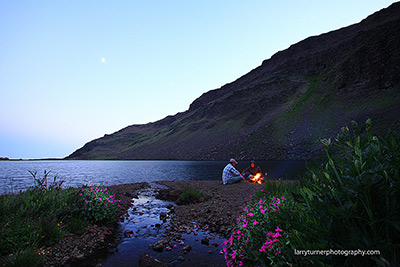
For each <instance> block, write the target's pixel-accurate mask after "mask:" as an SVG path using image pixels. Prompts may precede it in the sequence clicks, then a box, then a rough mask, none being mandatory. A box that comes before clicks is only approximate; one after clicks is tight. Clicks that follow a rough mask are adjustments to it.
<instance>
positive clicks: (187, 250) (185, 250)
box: [183, 245, 192, 253]
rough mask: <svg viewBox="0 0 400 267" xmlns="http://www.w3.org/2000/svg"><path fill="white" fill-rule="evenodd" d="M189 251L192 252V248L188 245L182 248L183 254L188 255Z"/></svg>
mask: <svg viewBox="0 0 400 267" xmlns="http://www.w3.org/2000/svg"><path fill="white" fill-rule="evenodd" d="M191 250H192V247H191V246H189V245H187V246H184V247H183V252H185V253H188V252H189V251H191Z"/></svg>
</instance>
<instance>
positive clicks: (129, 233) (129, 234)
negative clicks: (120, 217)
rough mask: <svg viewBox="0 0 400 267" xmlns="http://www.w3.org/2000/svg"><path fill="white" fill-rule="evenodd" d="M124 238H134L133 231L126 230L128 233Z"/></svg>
mask: <svg viewBox="0 0 400 267" xmlns="http://www.w3.org/2000/svg"><path fill="white" fill-rule="evenodd" d="M124 236H125V237H132V236H133V231H129V230H126V231H125V232H124Z"/></svg>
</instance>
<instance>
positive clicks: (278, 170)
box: [0, 160, 305, 194]
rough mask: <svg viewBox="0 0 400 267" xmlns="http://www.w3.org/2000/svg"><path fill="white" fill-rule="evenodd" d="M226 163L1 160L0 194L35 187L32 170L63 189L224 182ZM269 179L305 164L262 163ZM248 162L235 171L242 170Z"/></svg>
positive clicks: (286, 175)
mask: <svg viewBox="0 0 400 267" xmlns="http://www.w3.org/2000/svg"><path fill="white" fill-rule="evenodd" d="M226 164H227V162H225V161H148V160H147V161H133V160H132V161H122V160H121V161H120V160H115V161H105V160H32V161H0V194H4V193H9V192H18V191H19V190H24V189H27V188H28V187H30V186H33V178H32V176H31V174H30V173H29V171H34V172H35V171H37V172H38V176H39V177H43V173H44V171H45V170H47V171H50V170H51V171H52V172H51V174H50V176H49V177H50V180H49V181H52V180H53V177H54V175H55V174H58V177H59V178H58V179H59V180H64V181H65V183H64V186H66V187H69V186H80V185H113V184H125V183H137V182H153V181H160V180H172V181H174V180H221V174H222V170H223V168H224V167H225V165H226ZM257 165H258V166H260V167H261V170H262V172H263V173H268V175H267V178H269V179H278V178H280V179H297V173H298V172H302V171H304V170H305V162H304V161H259V162H257ZM248 166H249V162H248V161H242V162H239V164H238V165H237V166H236V168H237V169H238V170H239V171H243V170H244V169H245V168H246V167H248Z"/></svg>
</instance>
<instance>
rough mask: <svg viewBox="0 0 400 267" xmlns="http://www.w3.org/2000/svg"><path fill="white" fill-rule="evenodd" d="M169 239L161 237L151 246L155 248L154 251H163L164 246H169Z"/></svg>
mask: <svg viewBox="0 0 400 267" xmlns="http://www.w3.org/2000/svg"><path fill="white" fill-rule="evenodd" d="M168 244H169V240H167V239H161V240H159V241H157V242H156V243H154V244H153V245H150V246H149V248H151V249H153V250H154V251H157V252H163V250H164V248H165V247H166V246H168Z"/></svg>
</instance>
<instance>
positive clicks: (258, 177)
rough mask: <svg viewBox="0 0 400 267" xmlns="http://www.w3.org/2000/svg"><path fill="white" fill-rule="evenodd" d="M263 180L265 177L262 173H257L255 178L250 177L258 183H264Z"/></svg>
mask: <svg viewBox="0 0 400 267" xmlns="http://www.w3.org/2000/svg"><path fill="white" fill-rule="evenodd" d="M263 180H264V177H262V176H261V173H257V174H256V175H254V177H253V178H250V181H252V182H253V183H257V184H262V182H263Z"/></svg>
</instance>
